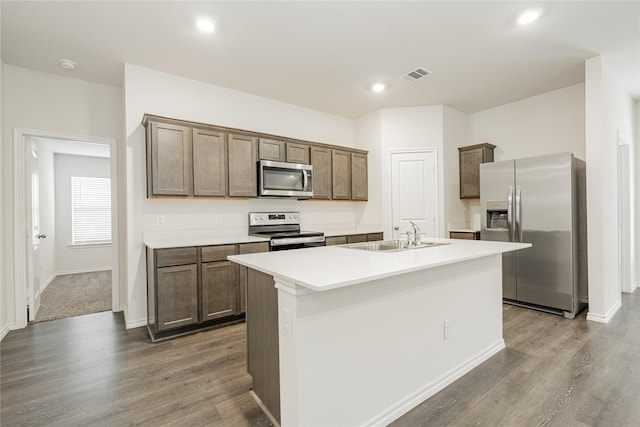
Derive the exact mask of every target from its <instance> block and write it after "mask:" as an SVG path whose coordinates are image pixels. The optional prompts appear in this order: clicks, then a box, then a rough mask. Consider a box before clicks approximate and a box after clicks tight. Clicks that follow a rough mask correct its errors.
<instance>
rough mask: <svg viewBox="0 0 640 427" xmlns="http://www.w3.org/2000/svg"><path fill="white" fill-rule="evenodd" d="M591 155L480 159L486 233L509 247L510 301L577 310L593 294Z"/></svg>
mask: <svg viewBox="0 0 640 427" xmlns="http://www.w3.org/2000/svg"><path fill="white" fill-rule="evenodd" d="M585 186H586V177H585V162H584V161H582V160H579V159H576V158H575V157H574V156H573V154H572V153H559V154H552V155H545V156H538V157H530V158H524V159H516V160H506V161H500V162H494V163H483V164H481V165H480V209H481V234H480V236H481V239H482V240H493V241H503V242H526V243H531V244H532V245H533V246H532V247H531V248H527V249H523V250H520V251H516V252H510V253H506V254H504V255H503V258H502V273H503V274H502V289H503V299H504V301H505V302H508V303H512V304H517V305H523V306H527V307H531V308H535V309H539V310H543V311H548V312H552V313H556V314H563V315H564V316H565V317H567V318H573V317H575V315H576V314H577V313H578V312H580V310H582V309H583V308H584V307H586V305H587V302H588V282H587V233H586V228H587V222H586V191H585V190H586V188H585Z"/></svg>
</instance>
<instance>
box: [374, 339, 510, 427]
mask: <svg viewBox="0 0 640 427" xmlns="http://www.w3.org/2000/svg"><path fill="white" fill-rule="evenodd" d="M503 348H505V343H504V339H500V340H499V341H498V342H496V343H495V344H493V345H491V346H489V347H488V348H486V349H485V350H484V351H483V352H481V353H480V354H478V355H476V356H474V357H472V358H471V359H469V360H467V361H465V362H463V363H462V364H460V365H459V366H458V367H456V368H454V369H452V370H451V371H449V372H447V373H445V374H444V375H442V376H441V377H439V378H437V379H436V380H434V381H433V382H431V383H429V384H426V385H425V386H424V387H422V388H421V389H420V390H418V391H417V392H416V393H414V394H413V395H410V396H407V398H406V399H404V400H403V401H401V402H398V403H397V404H395V405H393V406H392V407H390V408H387V409H386V410H385V411H383V412H382V413H380V414H378V415H377V416H375V417H374V418H373V419H371V420H369V421H367V422H366V423H365V425H368V426H386V425H389V424H390V423H391V422H393V421H395V420H397V419H398V418H400V417H401V416H403V415H404V414H406V413H407V412H409V411H410V410H412V409H413V408H415V407H416V406H418V405H419V404H420V403H422V402H424V401H425V400H427V399H428V398H430V397H431V396H433V395H435V394H436V393H438V392H439V391H441V390H443V389H444V388H445V387H447V386H449V385H450V384H452V383H453V382H454V381H456V380H457V379H459V378H460V377H462V376H463V375H464V374H466V373H468V372H469V371H471V370H472V369H474V368H476V367H477V366H479V365H480V364H481V363H482V362H484V361H486V360H488V359H489V358H490V357H491V356H493V355H495V354H496V353H498V352H499V351H500V350H502V349H503Z"/></svg>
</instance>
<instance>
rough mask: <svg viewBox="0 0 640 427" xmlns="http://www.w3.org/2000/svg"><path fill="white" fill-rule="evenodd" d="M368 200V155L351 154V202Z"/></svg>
mask: <svg viewBox="0 0 640 427" xmlns="http://www.w3.org/2000/svg"><path fill="white" fill-rule="evenodd" d="M368 198H369V179H368V174H367V155H366V154H363V153H351V200H367V199H368Z"/></svg>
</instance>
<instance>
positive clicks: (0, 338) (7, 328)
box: [0, 325, 15, 341]
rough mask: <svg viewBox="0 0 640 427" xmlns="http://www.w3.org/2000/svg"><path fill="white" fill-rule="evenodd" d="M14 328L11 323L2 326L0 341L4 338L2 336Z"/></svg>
mask: <svg viewBox="0 0 640 427" xmlns="http://www.w3.org/2000/svg"><path fill="white" fill-rule="evenodd" d="M13 329H15V327H14V328H12V327H11V325H7V326H5V327H4V328H2V330H0V341H2V340H3V339H4V337H6V336H7V334H8V333H9V331H11V330H13Z"/></svg>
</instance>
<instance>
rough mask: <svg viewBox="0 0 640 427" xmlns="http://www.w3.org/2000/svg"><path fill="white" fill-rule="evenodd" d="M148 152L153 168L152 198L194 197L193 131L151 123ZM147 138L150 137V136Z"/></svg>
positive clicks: (150, 190)
mask: <svg viewBox="0 0 640 427" xmlns="http://www.w3.org/2000/svg"><path fill="white" fill-rule="evenodd" d="M150 126H151V136H150V137H149V139H148V141H147V148H148V149H149V150H150V151H151V153H147V155H149V154H150V155H151V162H150V163H151V164H150V165H148V166H147V167H148V168H149V169H151V170H148V171H147V176H150V177H151V182H150V185H149V192H148V194H149V195H154V196H190V195H192V194H193V184H192V176H193V174H192V169H191V167H192V163H191V128H189V127H185V126H177V125H171V124H165V123H159V122H151V123H150ZM147 136H148V135H147Z"/></svg>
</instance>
